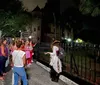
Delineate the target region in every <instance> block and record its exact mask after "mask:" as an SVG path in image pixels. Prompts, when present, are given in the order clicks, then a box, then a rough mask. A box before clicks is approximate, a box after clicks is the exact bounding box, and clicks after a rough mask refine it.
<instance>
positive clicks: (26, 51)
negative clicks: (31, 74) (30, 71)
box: [24, 41, 31, 67]
mask: <svg viewBox="0 0 100 85" xmlns="http://www.w3.org/2000/svg"><path fill="white" fill-rule="evenodd" d="M24 51H25V54H26V61H27V66H28V67H30V65H31V62H30V58H31V55H30V45H29V41H26V42H25V46H24Z"/></svg>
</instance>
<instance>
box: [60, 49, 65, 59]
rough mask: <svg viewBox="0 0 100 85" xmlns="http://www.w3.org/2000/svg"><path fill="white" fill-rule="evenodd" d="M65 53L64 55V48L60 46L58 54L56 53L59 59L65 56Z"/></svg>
mask: <svg viewBox="0 0 100 85" xmlns="http://www.w3.org/2000/svg"><path fill="white" fill-rule="evenodd" d="M65 55H66V53H65V50H64V49H63V48H62V47H60V48H59V55H58V57H59V59H63V58H64V57H65Z"/></svg>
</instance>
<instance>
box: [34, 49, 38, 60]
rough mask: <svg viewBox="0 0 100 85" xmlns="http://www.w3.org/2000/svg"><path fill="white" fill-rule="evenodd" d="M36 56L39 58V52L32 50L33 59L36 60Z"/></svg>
mask: <svg viewBox="0 0 100 85" xmlns="http://www.w3.org/2000/svg"><path fill="white" fill-rule="evenodd" d="M38 58H39V52H38V51H34V56H33V60H34V59H35V60H36V61H38Z"/></svg>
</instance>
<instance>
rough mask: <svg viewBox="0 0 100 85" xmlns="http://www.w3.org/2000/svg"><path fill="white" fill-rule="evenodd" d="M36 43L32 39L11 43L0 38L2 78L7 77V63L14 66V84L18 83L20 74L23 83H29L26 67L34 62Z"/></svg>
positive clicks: (0, 78) (0, 75)
mask: <svg viewBox="0 0 100 85" xmlns="http://www.w3.org/2000/svg"><path fill="white" fill-rule="evenodd" d="M34 46H35V44H33V43H32V41H31V40H30V41H29V40H27V41H24V40H20V39H18V40H16V41H12V42H11V43H10V44H8V43H7V40H6V39H5V38H4V39H0V80H4V79H5V75H6V74H7V71H6V63H7V61H8V60H9V62H8V64H9V65H10V66H12V68H13V74H14V85H18V80H19V76H20V77H21V79H22V81H23V85H27V77H26V72H25V67H30V65H31V64H32V62H33V55H34V51H33V47H34Z"/></svg>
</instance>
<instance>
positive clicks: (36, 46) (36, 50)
mask: <svg viewBox="0 0 100 85" xmlns="http://www.w3.org/2000/svg"><path fill="white" fill-rule="evenodd" d="M39 46H40V43H39V42H37V43H35V44H34V46H33V49H34V56H33V61H35V62H36V61H38V58H39Z"/></svg>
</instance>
